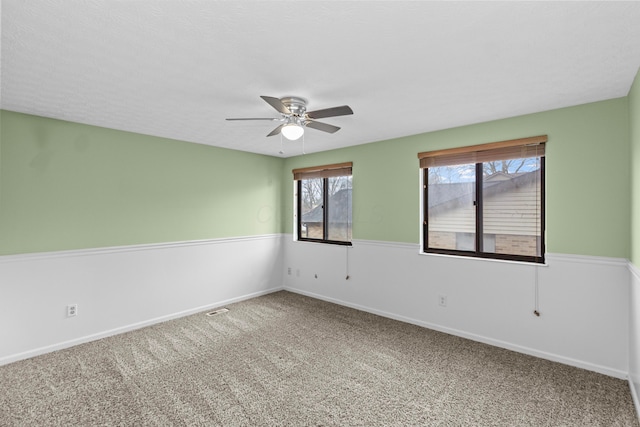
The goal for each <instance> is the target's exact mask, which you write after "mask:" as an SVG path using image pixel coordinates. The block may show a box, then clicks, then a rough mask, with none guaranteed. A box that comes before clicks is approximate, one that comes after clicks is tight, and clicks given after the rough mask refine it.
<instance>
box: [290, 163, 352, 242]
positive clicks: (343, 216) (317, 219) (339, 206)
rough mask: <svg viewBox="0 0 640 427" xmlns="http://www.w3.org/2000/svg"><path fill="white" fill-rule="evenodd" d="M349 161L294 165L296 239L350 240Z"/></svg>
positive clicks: (317, 240) (316, 240)
mask: <svg viewBox="0 0 640 427" xmlns="http://www.w3.org/2000/svg"><path fill="white" fill-rule="evenodd" d="M351 169H352V163H351V162H349V163H339V164H335V165H325V166H316V167H311V168H304V169H294V170H293V179H294V180H295V181H296V227H297V234H298V240H304V241H313V242H322V243H334V244H339V245H350V244H351V192H352V185H351Z"/></svg>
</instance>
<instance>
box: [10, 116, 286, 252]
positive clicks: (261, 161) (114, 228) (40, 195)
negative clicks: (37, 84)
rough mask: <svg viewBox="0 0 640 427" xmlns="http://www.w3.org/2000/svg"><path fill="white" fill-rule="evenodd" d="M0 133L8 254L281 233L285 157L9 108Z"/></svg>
mask: <svg viewBox="0 0 640 427" xmlns="http://www.w3.org/2000/svg"><path fill="white" fill-rule="evenodd" d="M0 137H1V139H0V153H1V154H0V255H6V254H16V253H29V252H41V251H55V250H66V249H82V248H95V247H106V246H120V245H131V244H142V243H158V242H173V241H183V240H200V239H210V238H221V237H233V236H250V235H260V234H271V233H280V232H282V228H281V225H282V220H281V212H280V209H279V208H280V206H281V200H282V195H281V189H282V187H283V184H282V182H281V179H282V168H283V163H284V161H283V160H282V159H279V158H275V157H269V156H262V155H257V154H250V153H244V152H240V151H235V150H227V149H222V148H215V147H210V146H205V145H199V144H192V143H187V142H181V141H175V140H170V139H164V138H157V137H151V136H146V135H140V134H133V133H128V132H121V131H116V130H112V129H105V128H99V127H94V126H87V125H81V124H77V123H69V122H64V121H59V120H52V119H46V118H42V117H35V116H29V115H25V114H19V113H14V112H8V111H2V112H1V118H0Z"/></svg>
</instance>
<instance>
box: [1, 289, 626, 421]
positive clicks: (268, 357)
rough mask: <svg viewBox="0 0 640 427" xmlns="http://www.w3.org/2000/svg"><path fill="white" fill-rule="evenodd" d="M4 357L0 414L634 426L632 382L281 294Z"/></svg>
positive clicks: (7, 417) (9, 417)
mask: <svg viewBox="0 0 640 427" xmlns="http://www.w3.org/2000/svg"><path fill="white" fill-rule="evenodd" d="M228 308H229V309H230V311H229V312H228V313H225V314H220V315H217V316H214V317H207V316H205V315H204V314H197V315H193V316H189V317H184V318H181V319H177V320H173V321H170V322H166V323H163V324H159V325H155V326H152V327H148V328H145V329H140V330H137V331H133V332H129V333H126V334H122V335H118V336H115V337H111V338H106V339H102V340H99V341H95V342H91V343H87V344H83V345H79V346H76V347H73V348H70V349H66V350H61V351H57V352H54V353H50V354H46V355H43V356H39V357H35V358H32V359H29V360H24V361H20V362H16V363H12V364H9V365H5V366H2V367H0V385H1V387H2V388H1V390H0V393H1V394H0V425H2V426H32V425H38V426H40V425H60V426H91V425H119V426H156V425H157V426H169V425H177V426H186V425H188V426H198V425H200V426H638V421H637V419H636V416H635V413H634V409H633V403H632V401H631V396H630V392H629V387H628V384H627V383H626V382H625V381H622V380H618V379H615V378H610V377H607V376H604V375H600V374H596V373H593V372H589V371H585V370H582V369H577V368H573V367H569V366H565V365H561V364H557V363H553V362H549V361H545V360H541V359H536V358H534V357H530V356H526V355H522V354H518V353H514V352H511V351H508V350H503V349H499V348H495V347H491V346H488V345H485V344H480V343H476V342H472V341H469V340H465V339H462V338H457V337H453V336H449V335H446V334H443V333H439V332H434V331H431V330H428V329H424V328H420V327H417V326H413V325H408V324H405V323H401V322H397V321H394V320H389V319H385V318H381V317H378V316H375V315H372V314H368V313H363V312H360V311H356V310H352V309H349V308H345V307H341V306H338V305H334V304H330V303H326V302H323V301H318V300H315V299H312V298H307V297H304V296H300V295H297V294H293V293H289V292H278V293H274V294H270V295H266V296H263V297H260V298H255V299H252V300H249V301H243V302H239V303H236V304H232V305H230V306H228Z"/></svg>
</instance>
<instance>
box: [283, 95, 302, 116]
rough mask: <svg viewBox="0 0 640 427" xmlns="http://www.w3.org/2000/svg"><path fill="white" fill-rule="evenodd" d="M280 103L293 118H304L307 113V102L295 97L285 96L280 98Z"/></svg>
mask: <svg viewBox="0 0 640 427" xmlns="http://www.w3.org/2000/svg"><path fill="white" fill-rule="evenodd" d="M280 102H282V103H283V104H284V106H285V107H287V108H288V109H289V111H291V113H292V114H293V115H294V116H298V117H304V113H305V112H306V111H307V100H306V99H304V98H299V97H296V96H286V97H284V98H280Z"/></svg>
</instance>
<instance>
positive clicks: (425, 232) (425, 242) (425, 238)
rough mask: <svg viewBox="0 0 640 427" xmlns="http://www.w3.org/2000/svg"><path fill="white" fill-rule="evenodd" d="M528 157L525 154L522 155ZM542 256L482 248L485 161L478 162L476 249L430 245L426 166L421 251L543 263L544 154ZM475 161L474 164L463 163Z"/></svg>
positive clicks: (542, 160)
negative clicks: (433, 246) (494, 251)
mask: <svg viewBox="0 0 640 427" xmlns="http://www.w3.org/2000/svg"><path fill="white" fill-rule="evenodd" d="M523 158H525V157H523ZM539 158H540V212H539V214H540V237H539V238H540V256H531V255H515V254H503V253H493V252H484V251H483V244H484V242H483V239H484V232H483V218H482V216H483V203H484V200H483V176H484V174H483V164H484V163H485V162H478V163H475V200H474V207H475V250H473V251H471V250H458V249H443V248H430V247H429V189H428V188H429V168H428V167H423V168H422V169H423V175H422V179H423V207H422V209H423V213H422V214H423V223H422V246H423V247H422V250H423V252H424V253H431V254H443V255H455V256H464V257H471V258H484V259H497V260H505V261H521V262H528V263H536V264H544V262H545V252H546V242H545V234H546V233H545V230H546V224H545V205H546V197H545V175H546V173H545V158H546V156H545V155H540V156H539ZM460 164H472V163H460Z"/></svg>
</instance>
